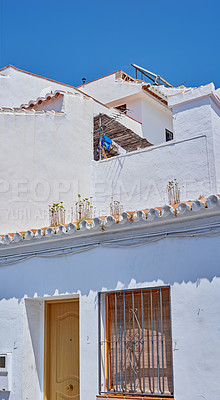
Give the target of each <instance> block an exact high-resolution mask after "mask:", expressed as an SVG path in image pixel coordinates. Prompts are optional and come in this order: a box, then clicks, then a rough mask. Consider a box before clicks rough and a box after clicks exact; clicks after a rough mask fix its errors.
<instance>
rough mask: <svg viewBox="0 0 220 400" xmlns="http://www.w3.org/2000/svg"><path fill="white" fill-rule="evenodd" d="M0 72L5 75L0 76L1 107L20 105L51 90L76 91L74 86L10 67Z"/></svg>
mask: <svg viewBox="0 0 220 400" xmlns="http://www.w3.org/2000/svg"><path fill="white" fill-rule="evenodd" d="M1 74H2V75H3V74H4V75H5V77H4V76H0V89H1V90H0V106H2V107H20V105H21V104H25V103H28V102H29V101H30V100H35V99H37V97H39V96H42V95H45V94H47V93H50V92H51V90H52V91H55V90H69V91H71V92H73V93H74V92H76V90H74V88H72V87H69V86H68V85H67V86H66V85H65V84H59V83H56V82H52V81H50V80H47V79H43V78H41V77H37V76H34V75H32V74H28V73H24V72H21V71H18V70H16V69H14V68H12V67H9V68H7V69H4V70H3V71H2V72H1ZM42 91H43V92H42ZM41 92H42V93H41Z"/></svg>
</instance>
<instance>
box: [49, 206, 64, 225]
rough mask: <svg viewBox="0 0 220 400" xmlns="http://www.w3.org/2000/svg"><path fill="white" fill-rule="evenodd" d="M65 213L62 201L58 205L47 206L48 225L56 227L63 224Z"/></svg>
mask: <svg viewBox="0 0 220 400" xmlns="http://www.w3.org/2000/svg"><path fill="white" fill-rule="evenodd" d="M65 213H66V210H65V208H64V206H63V202H62V201H61V202H60V203H53V204H52V205H49V216H50V225H51V226H58V225H61V224H62V225H63V224H65Z"/></svg>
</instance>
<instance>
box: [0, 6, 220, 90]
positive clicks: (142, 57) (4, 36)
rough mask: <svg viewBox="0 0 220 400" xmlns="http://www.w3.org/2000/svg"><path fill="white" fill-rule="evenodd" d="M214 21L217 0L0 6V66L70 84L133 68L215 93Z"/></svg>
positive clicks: (219, 55) (219, 56)
mask: <svg viewBox="0 0 220 400" xmlns="http://www.w3.org/2000/svg"><path fill="white" fill-rule="evenodd" d="M219 15H220V1H218V0H211V1H204V0H200V1H198V0H191V1H188V0H185V1H184V0H182V1H177V0H175V1H173V0H171V1H169V0H167V1H161V0H159V1H152V0H150V1H149V0H139V1H136V2H135V1H134V0H132V1H130V0H126V1H121V2H120V1H115V0H111V1H104V0H103V1H100V0H90V1H88V0H83V1H82V2H80V1H75V0H62V1H60V0H59V1H58V0H38V1H33V2H32V1H30V0H0V25H1V32H0V33H1V37H0V67H3V66H5V65H7V64H13V65H15V66H17V67H18V68H21V69H24V70H27V71H30V72H34V73H36V74H39V75H42V76H46V77H49V78H52V79H55V80H58V81H61V82H64V83H68V84H70V85H74V86H77V85H80V84H81V83H82V77H84V76H85V77H86V78H87V81H90V80H92V79H96V78H98V77H100V76H103V75H106V74H109V73H111V72H114V71H116V70H118V69H123V70H124V71H125V72H127V73H129V74H132V75H133V76H134V70H133V68H132V67H131V66H130V64H131V63H135V64H138V65H141V66H143V67H144V68H146V69H149V70H151V71H153V72H156V73H157V74H160V75H161V76H162V77H163V78H165V79H166V80H167V81H168V82H170V83H171V84H173V85H178V84H181V83H185V84H186V85H187V86H191V85H192V86H198V85H201V84H206V83H209V82H211V81H212V82H214V83H215V85H216V87H219V86H220V74H219V64H220V51H219V47H220V46H219V43H220V29H219V24H220V22H219Z"/></svg>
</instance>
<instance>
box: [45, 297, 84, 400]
mask: <svg viewBox="0 0 220 400" xmlns="http://www.w3.org/2000/svg"><path fill="white" fill-rule="evenodd" d="M79 398H80V381H79V299H71V300H64V301H63V300H57V301H56V300H52V301H47V302H45V350H44V400H71V399H75V400H79Z"/></svg>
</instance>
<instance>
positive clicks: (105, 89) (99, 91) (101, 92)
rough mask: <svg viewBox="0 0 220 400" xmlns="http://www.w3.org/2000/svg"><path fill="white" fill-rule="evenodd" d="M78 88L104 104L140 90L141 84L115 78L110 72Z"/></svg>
mask: <svg viewBox="0 0 220 400" xmlns="http://www.w3.org/2000/svg"><path fill="white" fill-rule="evenodd" d="M79 89H80V90H82V91H83V92H84V93H87V94H89V95H90V96H92V97H95V98H96V99H97V100H99V101H101V102H102V103H104V104H106V103H111V102H113V101H117V100H118V99H121V98H124V97H127V96H130V95H134V94H136V93H138V92H140V90H141V84H140V83H135V82H129V83H128V82H125V81H124V80H122V79H116V78H115V74H111V75H108V76H105V77H103V78H101V79H97V80H95V81H93V82H89V83H87V84H86V85H83V86H80V87H79Z"/></svg>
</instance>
